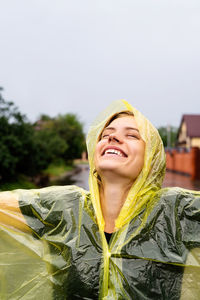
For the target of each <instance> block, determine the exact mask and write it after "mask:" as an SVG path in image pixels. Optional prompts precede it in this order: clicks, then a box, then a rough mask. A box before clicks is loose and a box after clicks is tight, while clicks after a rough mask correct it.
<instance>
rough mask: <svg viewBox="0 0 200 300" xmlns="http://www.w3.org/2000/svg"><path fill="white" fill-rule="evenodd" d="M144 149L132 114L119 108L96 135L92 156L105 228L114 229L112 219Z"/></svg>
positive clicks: (121, 203)
mask: <svg viewBox="0 0 200 300" xmlns="http://www.w3.org/2000/svg"><path fill="white" fill-rule="evenodd" d="M144 152H145V142H144V141H143V140H142V138H141V136H140V133H139V129H138V126H137V124H136V121H135V118H134V115H133V114H130V113H129V112H123V113H120V114H117V115H116V116H114V117H112V119H111V120H110V121H109V123H108V124H107V125H106V126H105V128H104V129H103V132H102V133H101V135H100V138H99V141H98V143H97V145H96V148H95V158H94V160H95V168H96V171H97V174H98V175H99V179H100V182H101V184H100V185H99V189H100V202H101V209H102V213H103V217H104V221H105V228H104V230H105V232H108V233H111V232H113V231H114V228H115V220H116V219H117V217H118V215H119V213H120V210H121V208H122V206H123V204H124V202H125V200H126V197H127V194H128V192H129V190H130V188H131V186H132V185H133V182H134V181H135V179H136V178H137V176H138V175H139V173H140V172H141V170H142V168H143V164H144Z"/></svg>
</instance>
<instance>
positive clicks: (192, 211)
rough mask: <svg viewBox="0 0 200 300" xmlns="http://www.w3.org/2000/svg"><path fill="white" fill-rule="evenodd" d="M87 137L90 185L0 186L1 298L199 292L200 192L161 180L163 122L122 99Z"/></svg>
mask: <svg viewBox="0 0 200 300" xmlns="http://www.w3.org/2000/svg"><path fill="white" fill-rule="evenodd" d="M87 146H88V156H89V164H90V176H89V184H90V192H86V191H84V190H83V189H81V188H78V187H75V186H67V187H49V188H44V189H39V190H29V191H25V190H18V191H13V192H7V193H1V198H0V199H1V200H0V203H1V204H0V205H1V215H0V218H1V224H2V225H1V232H0V236H1V245H0V253H1V254H0V265H1V269H0V276H1V280H0V285H1V293H0V298H1V299H21V298H22V299H170V300H171V299H199V295H200V286H199V282H200V278H199V277H200V271H199V270H200V267H199V265H200V258H199V257H200V254H199V248H200V193H196V192H190V191H187V190H183V189H179V188H170V189H161V184H162V180H163V177H164V170H165V153H164V149H163V145H162V142H161V139H160V137H159V135H158V133H157V130H156V129H155V128H154V127H153V126H152V125H151V123H150V122H149V121H148V120H147V119H146V118H145V117H144V116H143V115H142V114H141V113H140V112H138V111H137V110H136V109H134V108H133V107H132V106H131V105H130V104H128V103H127V102H126V101H117V102H114V103H113V104H111V105H110V106H109V107H108V108H107V110H106V111H105V112H103V113H102V114H101V115H100V116H99V118H98V119H97V120H96V123H94V124H93V126H92V127H91V129H90V132H89V134H88V138H87ZM109 239H110V240H109Z"/></svg>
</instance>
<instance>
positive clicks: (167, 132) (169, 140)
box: [158, 126, 178, 147]
mask: <svg viewBox="0 0 200 300" xmlns="http://www.w3.org/2000/svg"><path fill="white" fill-rule="evenodd" d="M158 132H159V134H160V136H161V139H162V141H163V144H164V147H175V146H176V140H177V132H178V129H177V127H174V126H168V127H163V126H162V127H159V128H158Z"/></svg>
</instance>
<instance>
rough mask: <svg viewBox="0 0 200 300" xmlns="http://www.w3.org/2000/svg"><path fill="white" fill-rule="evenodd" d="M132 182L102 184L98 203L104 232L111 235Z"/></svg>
mask: <svg viewBox="0 0 200 300" xmlns="http://www.w3.org/2000/svg"><path fill="white" fill-rule="evenodd" d="M131 186H132V182H131V183H130V182H123V180H119V181H118V182H116V181H115V182H107V181H106V182H105V181H103V182H102V185H101V187H100V201H101V209H102V214H103V217H104V221H105V227H104V231H105V232H108V233H111V232H113V231H114V229H115V220H116V219H117V217H118V216H119V213H120V211H121V208H122V206H123V205H124V202H125V200H126V197H127V195H128V192H129V190H130V188H131Z"/></svg>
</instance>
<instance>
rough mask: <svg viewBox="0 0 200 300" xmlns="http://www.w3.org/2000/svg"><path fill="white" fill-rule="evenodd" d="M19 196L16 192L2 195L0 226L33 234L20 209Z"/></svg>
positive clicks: (0, 196)
mask: <svg viewBox="0 0 200 300" xmlns="http://www.w3.org/2000/svg"><path fill="white" fill-rule="evenodd" d="M18 200H19V196H18V195H17V193H15V192H1V193H0V225H1V226H5V227H7V228H15V229H18V230H20V231H23V232H28V231H30V232H31V229H30V228H29V227H28V225H27V223H26V220H25V218H24V216H23V215H22V213H21V210H20V208H19V201H18Z"/></svg>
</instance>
